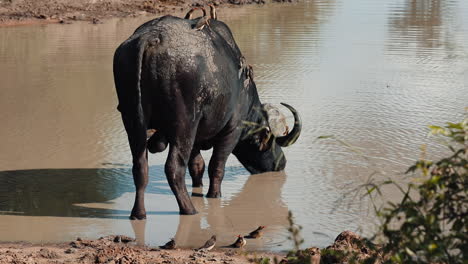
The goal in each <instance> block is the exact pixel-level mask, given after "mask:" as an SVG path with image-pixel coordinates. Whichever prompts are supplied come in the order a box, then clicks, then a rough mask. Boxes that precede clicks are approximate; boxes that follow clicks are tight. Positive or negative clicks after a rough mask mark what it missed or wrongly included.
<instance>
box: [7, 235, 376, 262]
mask: <svg viewBox="0 0 468 264" xmlns="http://www.w3.org/2000/svg"><path fill="white" fill-rule="evenodd" d="M368 245H369V244H368V242H366V241H365V239H363V238H361V237H360V236H359V235H357V234H355V233H353V232H350V231H344V232H342V233H341V234H339V235H338V236H337V238H336V239H335V242H334V243H333V244H332V245H330V246H328V247H327V248H325V249H319V248H316V247H311V248H307V249H305V250H300V251H298V252H295V253H289V254H288V255H286V254H282V253H267V252H251V251H246V250H243V249H236V248H226V247H222V246H221V247H220V248H217V249H214V250H213V251H196V250H191V249H178V248H176V249H172V250H163V249H160V248H157V247H147V246H141V245H137V244H136V242H135V240H134V239H133V238H130V237H126V236H119V235H117V236H106V237H102V238H99V239H97V240H83V239H81V238H77V239H76V241H72V242H70V243H60V244H44V245H39V244H27V243H0V256H1V258H0V264H4V263H5V264H6V263H25V264H27V263H174V264H178V263H194V264H195V263H225V264H229V263H253V262H259V261H260V260H262V259H266V258H268V259H270V263H273V262H274V261H273V260H274V259H276V260H277V261H280V263H283V264H286V263H314V264H319V263H347V262H348V261H350V259H351V258H352V259H354V260H358V261H359V262H364V261H366V260H370V259H373V260H374V261H375V262H373V263H380V262H381V260H382V258H381V256H380V254H378V252H376V251H374V250H372V249H370V248H369V246H368Z"/></svg>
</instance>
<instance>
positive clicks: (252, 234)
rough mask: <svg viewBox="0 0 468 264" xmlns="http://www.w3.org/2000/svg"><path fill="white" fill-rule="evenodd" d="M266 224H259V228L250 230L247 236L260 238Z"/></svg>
mask: <svg viewBox="0 0 468 264" xmlns="http://www.w3.org/2000/svg"><path fill="white" fill-rule="evenodd" d="M264 228H265V226H259V227H258V228H257V229H255V230H254V231H252V232H250V234H248V235H246V236H245V238H259V237H261V236H262V235H263V231H262V230H263V229H264Z"/></svg>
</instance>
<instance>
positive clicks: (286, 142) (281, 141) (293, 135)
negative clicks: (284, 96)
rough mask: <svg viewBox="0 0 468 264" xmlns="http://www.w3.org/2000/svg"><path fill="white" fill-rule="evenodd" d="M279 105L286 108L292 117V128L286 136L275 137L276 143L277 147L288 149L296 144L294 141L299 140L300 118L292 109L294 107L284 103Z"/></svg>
mask: <svg viewBox="0 0 468 264" xmlns="http://www.w3.org/2000/svg"><path fill="white" fill-rule="evenodd" d="M281 104H282V105H284V106H285V107H287V108H288V109H289V110H290V111H291V112H292V114H293V115H294V128H293V129H292V130H291V132H289V134H287V135H286V136H283V137H277V138H276V143H278V145H280V146H282V147H288V146H290V145H292V144H294V142H296V140H297V139H298V138H299V135H300V134H301V130H302V121H301V117H300V116H299V113H298V112H297V111H296V109H294V107H292V106H290V105H288V104H286V103H281Z"/></svg>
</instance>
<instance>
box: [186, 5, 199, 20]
mask: <svg viewBox="0 0 468 264" xmlns="http://www.w3.org/2000/svg"><path fill="white" fill-rule="evenodd" d="M198 9H199V8H198V7H194V8H192V9H190V10H189V11H188V12H187V14H186V15H185V17H184V19H192V15H193V12H194V11H195V10H198Z"/></svg>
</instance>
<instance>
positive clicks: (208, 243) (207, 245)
mask: <svg viewBox="0 0 468 264" xmlns="http://www.w3.org/2000/svg"><path fill="white" fill-rule="evenodd" d="M215 244H216V235H213V236H211V238H210V239H208V241H206V242H205V244H204V245H203V246H202V247H200V248H198V250H203V249H204V250H212V249H213V248H214V246H215Z"/></svg>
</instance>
